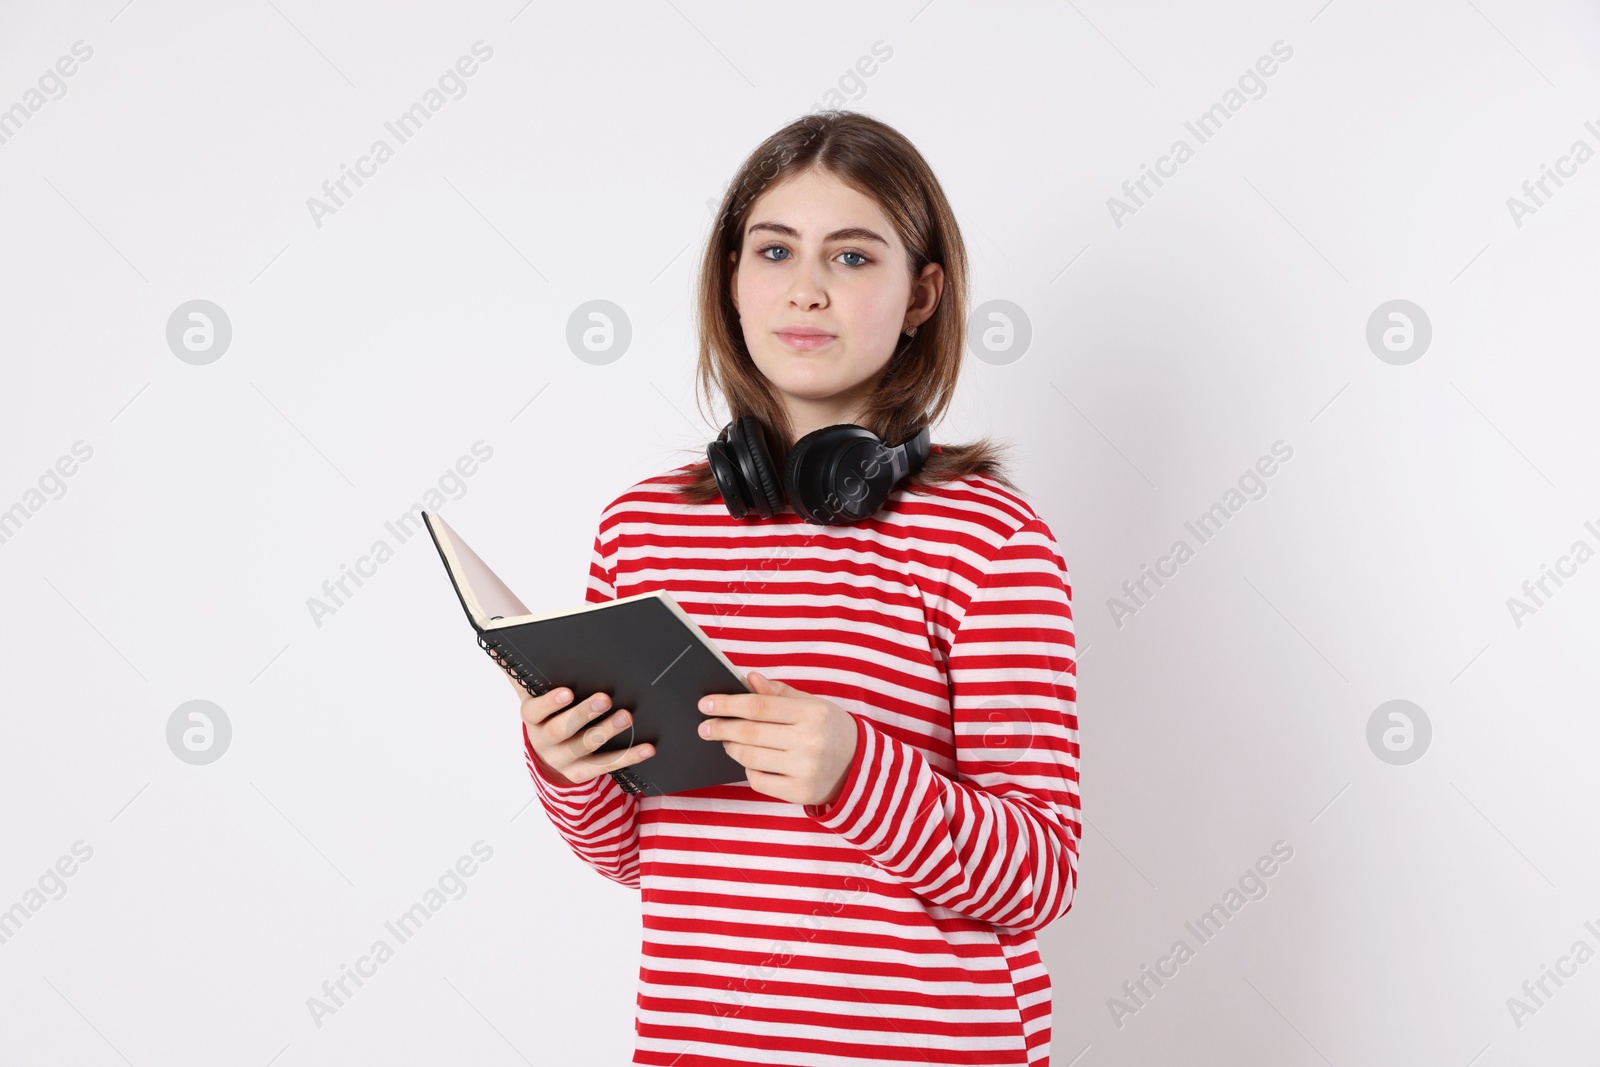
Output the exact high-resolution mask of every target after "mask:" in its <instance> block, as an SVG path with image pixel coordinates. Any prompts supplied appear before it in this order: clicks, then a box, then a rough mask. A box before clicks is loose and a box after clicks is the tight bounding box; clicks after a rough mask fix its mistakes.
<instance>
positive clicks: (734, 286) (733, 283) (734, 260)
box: [728, 250, 739, 311]
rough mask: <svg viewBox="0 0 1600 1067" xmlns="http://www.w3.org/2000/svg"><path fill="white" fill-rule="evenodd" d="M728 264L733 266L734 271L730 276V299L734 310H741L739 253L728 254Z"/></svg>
mask: <svg viewBox="0 0 1600 1067" xmlns="http://www.w3.org/2000/svg"><path fill="white" fill-rule="evenodd" d="M728 262H729V263H731V264H733V270H732V271H731V272H730V273H729V275H728V297H729V299H731V300H732V301H733V310H735V311H738V310H739V253H738V251H737V250H735V251H733V252H729V253H728Z"/></svg>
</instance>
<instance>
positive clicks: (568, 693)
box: [522, 689, 572, 726]
mask: <svg viewBox="0 0 1600 1067" xmlns="http://www.w3.org/2000/svg"><path fill="white" fill-rule="evenodd" d="M523 692H525V693H526V692H527V690H525V689H524V690H523ZM571 701H572V690H570V689H552V690H551V691H550V692H548V693H542V694H540V695H539V696H533V695H532V694H529V695H528V696H527V697H525V698H524V699H523V701H522V721H523V722H525V723H527V724H528V725H529V726H539V725H542V724H543V723H545V722H547V721H548V720H549V719H550V717H551V716H552V715H554V714H556V713H557V712H558V711H560V710H561V709H562V708H564V707H566V706H567V705H568V704H569V703H571Z"/></svg>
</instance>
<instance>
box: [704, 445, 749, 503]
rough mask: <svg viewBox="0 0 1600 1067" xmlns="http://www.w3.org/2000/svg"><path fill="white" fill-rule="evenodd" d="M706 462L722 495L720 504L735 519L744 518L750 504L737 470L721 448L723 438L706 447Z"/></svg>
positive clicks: (726, 452) (724, 449)
mask: <svg viewBox="0 0 1600 1067" xmlns="http://www.w3.org/2000/svg"><path fill="white" fill-rule="evenodd" d="M724 436H726V435H725V434H724ZM706 462H707V463H709V464H710V465H711V476H712V477H713V478H715V479H716V482H717V490H718V492H720V493H721V494H722V502H723V503H724V504H726V505H727V506H728V514H729V515H732V516H733V517H734V518H736V519H742V518H744V517H745V513H746V512H748V511H749V510H750V503H749V501H747V500H746V499H745V494H744V487H743V485H742V484H741V483H740V481H739V471H738V468H737V467H735V466H734V463H733V460H731V459H729V458H728V451H727V449H726V448H725V447H723V437H718V438H717V439H716V440H715V441H712V442H711V443H710V444H709V445H707V446H706Z"/></svg>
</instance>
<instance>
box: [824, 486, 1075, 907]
mask: <svg viewBox="0 0 1600 1067" xmlns="http://www.w3.org/2000/svg"><path fill="white" fill-rule="evenodd" d="M1071 601H1072V586H1071V582H1070V579H1069V577H1068V573H1067V568H1066V564H1065V562H1064V561H1063V560H1062V557H1061V553H1060V551H1059V549H1058V548H1057V546H1056V542H1055V539H1054V537H1053V536H1052V534H1051V532H1050V529H1049V527H1048V526H1047V525H1046V524H1045V523H1044V522H1043V520H1041V519H1039V518H1037V517H1031V518H1029V519H1028V520H1027V521H1026V522H1025V523H1024V524H1023V525H1022V526H1021V527H1019V528H1018V529H1017V530H1016V531H1015V532H1014V533H1012V535H1011V536H1010V537H1009V538H1008V539H1007V540H1006V542H1005V543H1004V544H1003V545H1002V546H1001V547H1000V549H999V550H998V552H997V553H996V555H995V556H994V557H993V558H992V559H991V560H990V561H989V562H988V563H987V565H986V567H985V573H984V574H983V575H982V577H981V579H980V581H979V584H978V587H977V588H976V590H975V591H974V592H973V594H972V596H971V598H970V600H969V601H968V603H967V605H966V607H965V610H964V611H963V612H962V615H961V618H960V620H959V621H958V622H957V624H956V629H955V632H954V636H953V638H952V639H951V644H950V653H949V656H948V658H947V672H948V677H949V682H950V693H951V696H950V707H951V716H952V720H953V732H954V737H955V752H956V779H955V780H952V779H950V778H948V777H946V776H945V775H944V774H942V773H940V772H939V771H937V770H935V769H934V767H933V766H932V765H931V764H930V763H929V762H928V761H927V760H926V759H925V758H924V757H923V755H922V753H921V752H920V751H919V750H918V749H917V748H916V747H914V746H912V745H911V744H909V743H907V742H905V741H902V740H901V739H899V738H897V737H895V736H893V735H892V734H891V733H890V732H888V731H887V730H886V729H884V728H883V727H880V726H879V725H877V724H876V723H873V722H871V721H870V720H868V719H867V718H865V717H864V716H861V715H855V716H854V718H855V720H856V731H857V746H856V755H855V758H854V760H853V761H852V763H851V766H850V770H849V771H848V773H847V777H846V779H845V781H844V783H843V786H842V789H841V792H840V794H839V796H838V797H837V798H836V799H835V800H834V802H833V803H832V804H831V805H813V804H807V805H805V806H804V807H805V812H806V814H807V815H809V816H810V817H811V818H812V819H814V820H815V821H816V822H817V823H818V824H820V825H821V826H823V827H826V828H827V829H830V830H832V831H834V832H835V833H836V834H838V835H839V837H841V838H842V839H843V840H845V841H847V842H849V843H850V844H851V845H853V846H854V847H856V848H857V849H859V850H860V851H861V852H863V853H865V854H866V856H867V858H868V859H869V860H870V861H871V862H872V863H873V864H874V865H875V866H877V867H878V868H880V869H881V870H884V871H886V872H888V873H889V874H890V875H891V876H893V877H895V878H897V879H899V880H900V881H901V882H902V883H903V884H904V885H905V886H906V887H908V888H909V889H910V890H912V891H913V892H914V893H916V894H917V895H918V896H920V897H922V898H923V899H924V900H927V901H929V902H930V903H933V904H937V905H940V906H943V907H946V908H949V909H951V910H953V911H956V912H958V913H960V914H962V915H966V916H969V917H972V918H975V919H981V920H984V921H987V922H990V923H993V924H995V925H996V926H1002V927H1007V928H1010V929H1012V930H1015V931H1025V930H1035V929H1038V928H1040V927H1043V926H1045V925H1047V924H1049V923H1051V922H1053V921H1054V920H1056V919H1057V918H1059V917H1061V916H1062V915H1064V914H1065V913H1066V912H1067V910H1068V909H1069V908H1070V907H1071V906H1072V898H1073V895H1074V892H1075V890H1076V888H1077V881H1078V847H1079V839H1080V837H1081V834H1082V827H1081V825H1080V813H1079V799H1078V719H1077V710H1076V707H1077V654H1076V649H1075V641H1074V632H1073V624H1072V606H1071Z"/></svg>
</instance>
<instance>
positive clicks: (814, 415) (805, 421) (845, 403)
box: [783, 396, 860, 444]
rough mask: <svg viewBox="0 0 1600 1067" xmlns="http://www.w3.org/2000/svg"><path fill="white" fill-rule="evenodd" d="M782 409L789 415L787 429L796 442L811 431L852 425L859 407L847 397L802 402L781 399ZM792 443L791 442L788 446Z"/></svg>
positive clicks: (858, 412)
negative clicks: (847, 424)
mask: <svg viewBox="0 0 1600 1067" xmlns="http://www.w3.org/2000/svg"><path fill="white" fill-rule="evenodd" d="M783 406H784V409H785V410H786V411H787V412H788V413H789V428H790V430H791V431H792V432H793V433H794V440H795V441H798V440H800V438H802V437H804V436H805V435H806V434H808V433H810V432H811V431H812V430H820V429H822V428H823V427H824V426H837V425H839V424H841V423H854V422H855V421H856V419H857V417H858V415H859V414H860V408H859V405H858V404H857V403H856V401H855V400H853V399H851V398H848V397H828V398H826V399H824V400H803V399H800V398H798V397H792V396H786V397H784V398H783ZM793 443H794V442H793V441H791V442H790V444H793Z"/></svg>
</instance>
